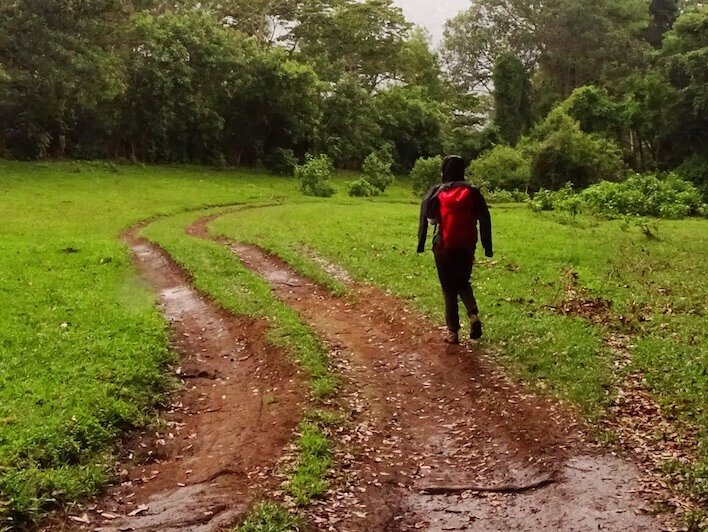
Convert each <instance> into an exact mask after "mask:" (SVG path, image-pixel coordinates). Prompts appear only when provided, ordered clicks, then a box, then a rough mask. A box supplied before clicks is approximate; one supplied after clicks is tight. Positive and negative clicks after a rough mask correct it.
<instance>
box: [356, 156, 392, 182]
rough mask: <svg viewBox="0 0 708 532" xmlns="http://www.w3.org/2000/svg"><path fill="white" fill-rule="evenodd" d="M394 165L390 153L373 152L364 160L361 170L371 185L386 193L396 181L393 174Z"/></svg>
mask: <svg viewBox="0 0 708 532" xmlns="http://www.w3.org/2000/svg"><path fill="white" fill-rule="evenodd" d="M392 165H393V159H392V158H391V156H390V154H389V153H388V152H386V151H384V152H373V153H370V154H369V155H368V156H367V157H366V159H364V164H363V166H362V167H361V170H362V172H364V176H365V179H366V181H368V182H369V184H370V185H372V186H374V187H376V188H377V189H378V190H379V191H380V192H384V191H385V190H386V188H387V187H388V186H389V185H391V183H393V181H394V178H393V174H392V173H391V166H392Z"/></svg>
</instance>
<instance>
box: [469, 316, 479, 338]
mask: <svg viewBox="0 0 708 532" xmlns="http://www.w3.org/2000/svg"><path fill="white" fill-rule="evenodd" d="M470 338H471V339H472V340H479V339H480V338H482V322H481V321H479V316H477V314H472V315H471V316H470Z"/></svg>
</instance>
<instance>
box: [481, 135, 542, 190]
mask: <svg viewBox="0 0 708 532" xmlns="http://www.w3.org/2000/svg"><path fill="white" fill-rule="evenodd" d="M467 173H468V175H469V177H470V180H471V181H472V182H473V183H475V184H476V185H477V186H480V187H484V188H487V189H489V190H497V189H501V190H525V189H526V187H527V186H528V184H529V180H530V179H531V163H530V161H529V160H528V158H526V157H525V156H524V155H523V154H522V153H521V152H520V151H519V150H516V149H514V148H510V147H509V146H496V147H495V148H493V149H492V150H490V151H488V152H487V153H485V154H483V155H482V156H481V157H479V158H478V159H476V160H474V161H472V162H471V163H470V165H469V167H468V168H467Z"/></svg>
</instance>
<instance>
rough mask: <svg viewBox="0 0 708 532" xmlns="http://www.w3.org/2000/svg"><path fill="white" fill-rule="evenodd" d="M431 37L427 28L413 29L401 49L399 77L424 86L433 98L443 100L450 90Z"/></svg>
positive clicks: (407, 81) (404, 80)
mask: <svg viewBox="0 0 708 532" xmlns="http://www.w3.org/2000/svg"><path fill="white" fill-rule="evenodd" d="M429 39H430V36H429V34H428V33H427V32H426V31H425V30H423V29H421V28H418V27H415V28H413V30H411V32H410V36H409V37H408V39H407V40H406V41H405V42H404V43H403V45H402V46H401V49H400V51H399V58H398V64H399V70H400V73H399V77H400V81H401V82H403V83H404V84H405V85H411V86H417V87H423V88H425V90H426V91H427V92H428V94H429V96H430V97H431V98H433V99H435V100H442V99H444V98H445V97H446V96H447V92H448V90H447V87H446V85H445V83H444V81H443V76H442V69H441V68H440V62H439V58H438V56H437V54H435V53H433V52H432V51H431V50H430V40H429Z"/></svg>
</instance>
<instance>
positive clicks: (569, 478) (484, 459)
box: [189, 217, 663, 531]
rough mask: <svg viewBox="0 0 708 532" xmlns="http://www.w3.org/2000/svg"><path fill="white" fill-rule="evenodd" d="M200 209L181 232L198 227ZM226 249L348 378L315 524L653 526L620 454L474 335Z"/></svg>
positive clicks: (354, 289)
mask: <svg viewBox="0 0 708 532" xmlns="http://www.w3.org/2000/svg"><path fill="white" fill-rule="evenodd" d="M212 219H213V217H211V218H206V219H204V220H201V221H200V222H198V223H197V224H195V225H193V226H192V227H191V228H189V233H190V234H192V235H194V236H201V237H204V238H208V237H209V235H208V232H207V226H208V223H209V222H210V221H211V220H212ZM222 242H223V240H222ZM230 246H231V249H232V250H233V252H234V253H235V254H236V255H238V257H240V259H241V260H242V261H243V263H244V264H245V265H246V266H247V267H248V268H250V269H252V270H253V271H255V272H257V273H258V274H260V275H261V276H262V277H263V278H264V279H266V280H267V281H268V282H269V283H270V284H271V285H272V287H273V290H274V292H275V293H276V295H277V296H278V297H279V298H281V299H282V300H283V301H284V302H286V303H287V304H289V305H291V306H292V307H293V308H294V309H296V310H297V311H298V312H299V314H300V315H301V317H302V318H303V319H304V321H305V322H307V323H308V324H310V325H311V326H312V327H313V329H314V330H316V331H317V332H318V333H319V334H320V336H321V337H322V338H323V339H324V340H325V341H326V343H327V345H328V346H329V347H330V351H331V358H332V362H333V364H334V365H335V366H336V367H337V369H338V371H339V372H340V373H341V374H342V375H343V377H344V379H345V380H346V382H347V386H346V389H345V390H344V391H343V393H342V396H343V399H344V401H345V406H346V408H348V410H349V412H348V413H350V417H351V419H352V423H351V424H350V425H348V426H346V427H343V428H341V429H339V430H338V433H337V441H338V443H339V444H340V449H339V456H338V459H339V467H340V476H339V482H338V484H337V488H336V489H334V490H332V492H331V493H330V494H329V496H328V498H327V499H326V500H325V501H322V502H321V503H319V504H316V505H314V506H313V508H311V509H310V510H309V512H308V517H309V519H310V521H311V523H313V524H314V526H315V527H317V528H318V529H322V530H410V529H426V530H484V531H493V530H509V529H519V530H598V529H602V530H623V531H627V530H658V529H661V528H662V526H663V523H662V521H661V520H659V519H657V518H655V517H652V516H650V515H648V513H647V511H646V510H647V508H646V502H645V501H644V500H642V499H641V498H640V497H639V496H638V495H636V493H635V491H636V488H637V477H638V472H637V470H636V468H635V467H634V466H633V465H631V464H630V463H628V462H626V461H624V460H622V459H620V458H617V457H615V456H611V455H602V454H600V453H598V452H596V451H594V450H593V449H592V448H591V447H590V446H589V445H587V444H585V443H584V441H583V440H584V438H583V434H582V432H581V430H580V429H579V428H578V426H577V425H576V424H575V423H574V422H573V418H572V416H571V415H570V414H569V413H568V411H567V409H565V408H564V407H563V406H562V405H559V404H558V403H555V402H553V401H551V400H549V399H546V398H542V397H538V396H536V395H533V394H532V393H529V392H528V390H526V389H524V388H523V387H522V386H520V385H518V384H516V383H514V382H512V381H511V380H509V379H508V378H507V377H506V376H505V375H504V374H503V373H502V372H500V371H499V370H498V369H497V368H496V366H495V364H494V363H493V361H491V360H490V359H489V358H488V357H486V356H485V355H483V354H481V353H480V352H479V351H478V350H477V349H476V348H475V347H474V346H472V345H469V344H468V345H462V346H447V345H445V344H443V343H442V341H441V338H440V335H439V333H438V332H435V331H433V330H432V329H433V327H432V326H431V323H430V322H429V321H428V320H426V319H425V318H424V317H422V316H420V315H419V314H417V313H415V312H412V311H410V310H409V309H407V308H406V306H405V305H404V304H403V303H402V302H401V301H400V300H398V299H396V298H394V297H392V296H390V295H388V294H386V293H384V292H382V291H381V290H379V289H377V288H375V287H372V286H368V285H363V284H358V283H352V284H350V285H349V296H348V297H347V298H336V297H333V296H332V295H331V294H330V293H329V292H328V291H327V290H326V289H324V288H322V287H320V286H318V285H316V284H314V283H313V282H311V281H310V280H308V279H307V278H304V277H303V276H302V275H300V274H298V273H296V272H295V271H294V270H293V269H292V268H290V267H289V266H288V265H287V264H285V263H284V262H283V261H282V260H280V259H278V258H276V257H273V256H271V255H269V254H267V253H265V252H264V251H262V250H261V249H259V248H257V247H255V246H251V245H244V244H238V243H231V244H230ZM534 485H539V487H538V488H536V489H533V488H532V486H534ZM465 487H467V488H470V489H469V490H465V489H464V488H465ZM426 488H433V491H436V492H440V491H443V492H445V491H449V492H450V493H449V494H443V495H426V494H424V490H426ZM502 488H503V489H502ZM500 490H501V491H503V492H502V493H495V491H500Z"/></svg>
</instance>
